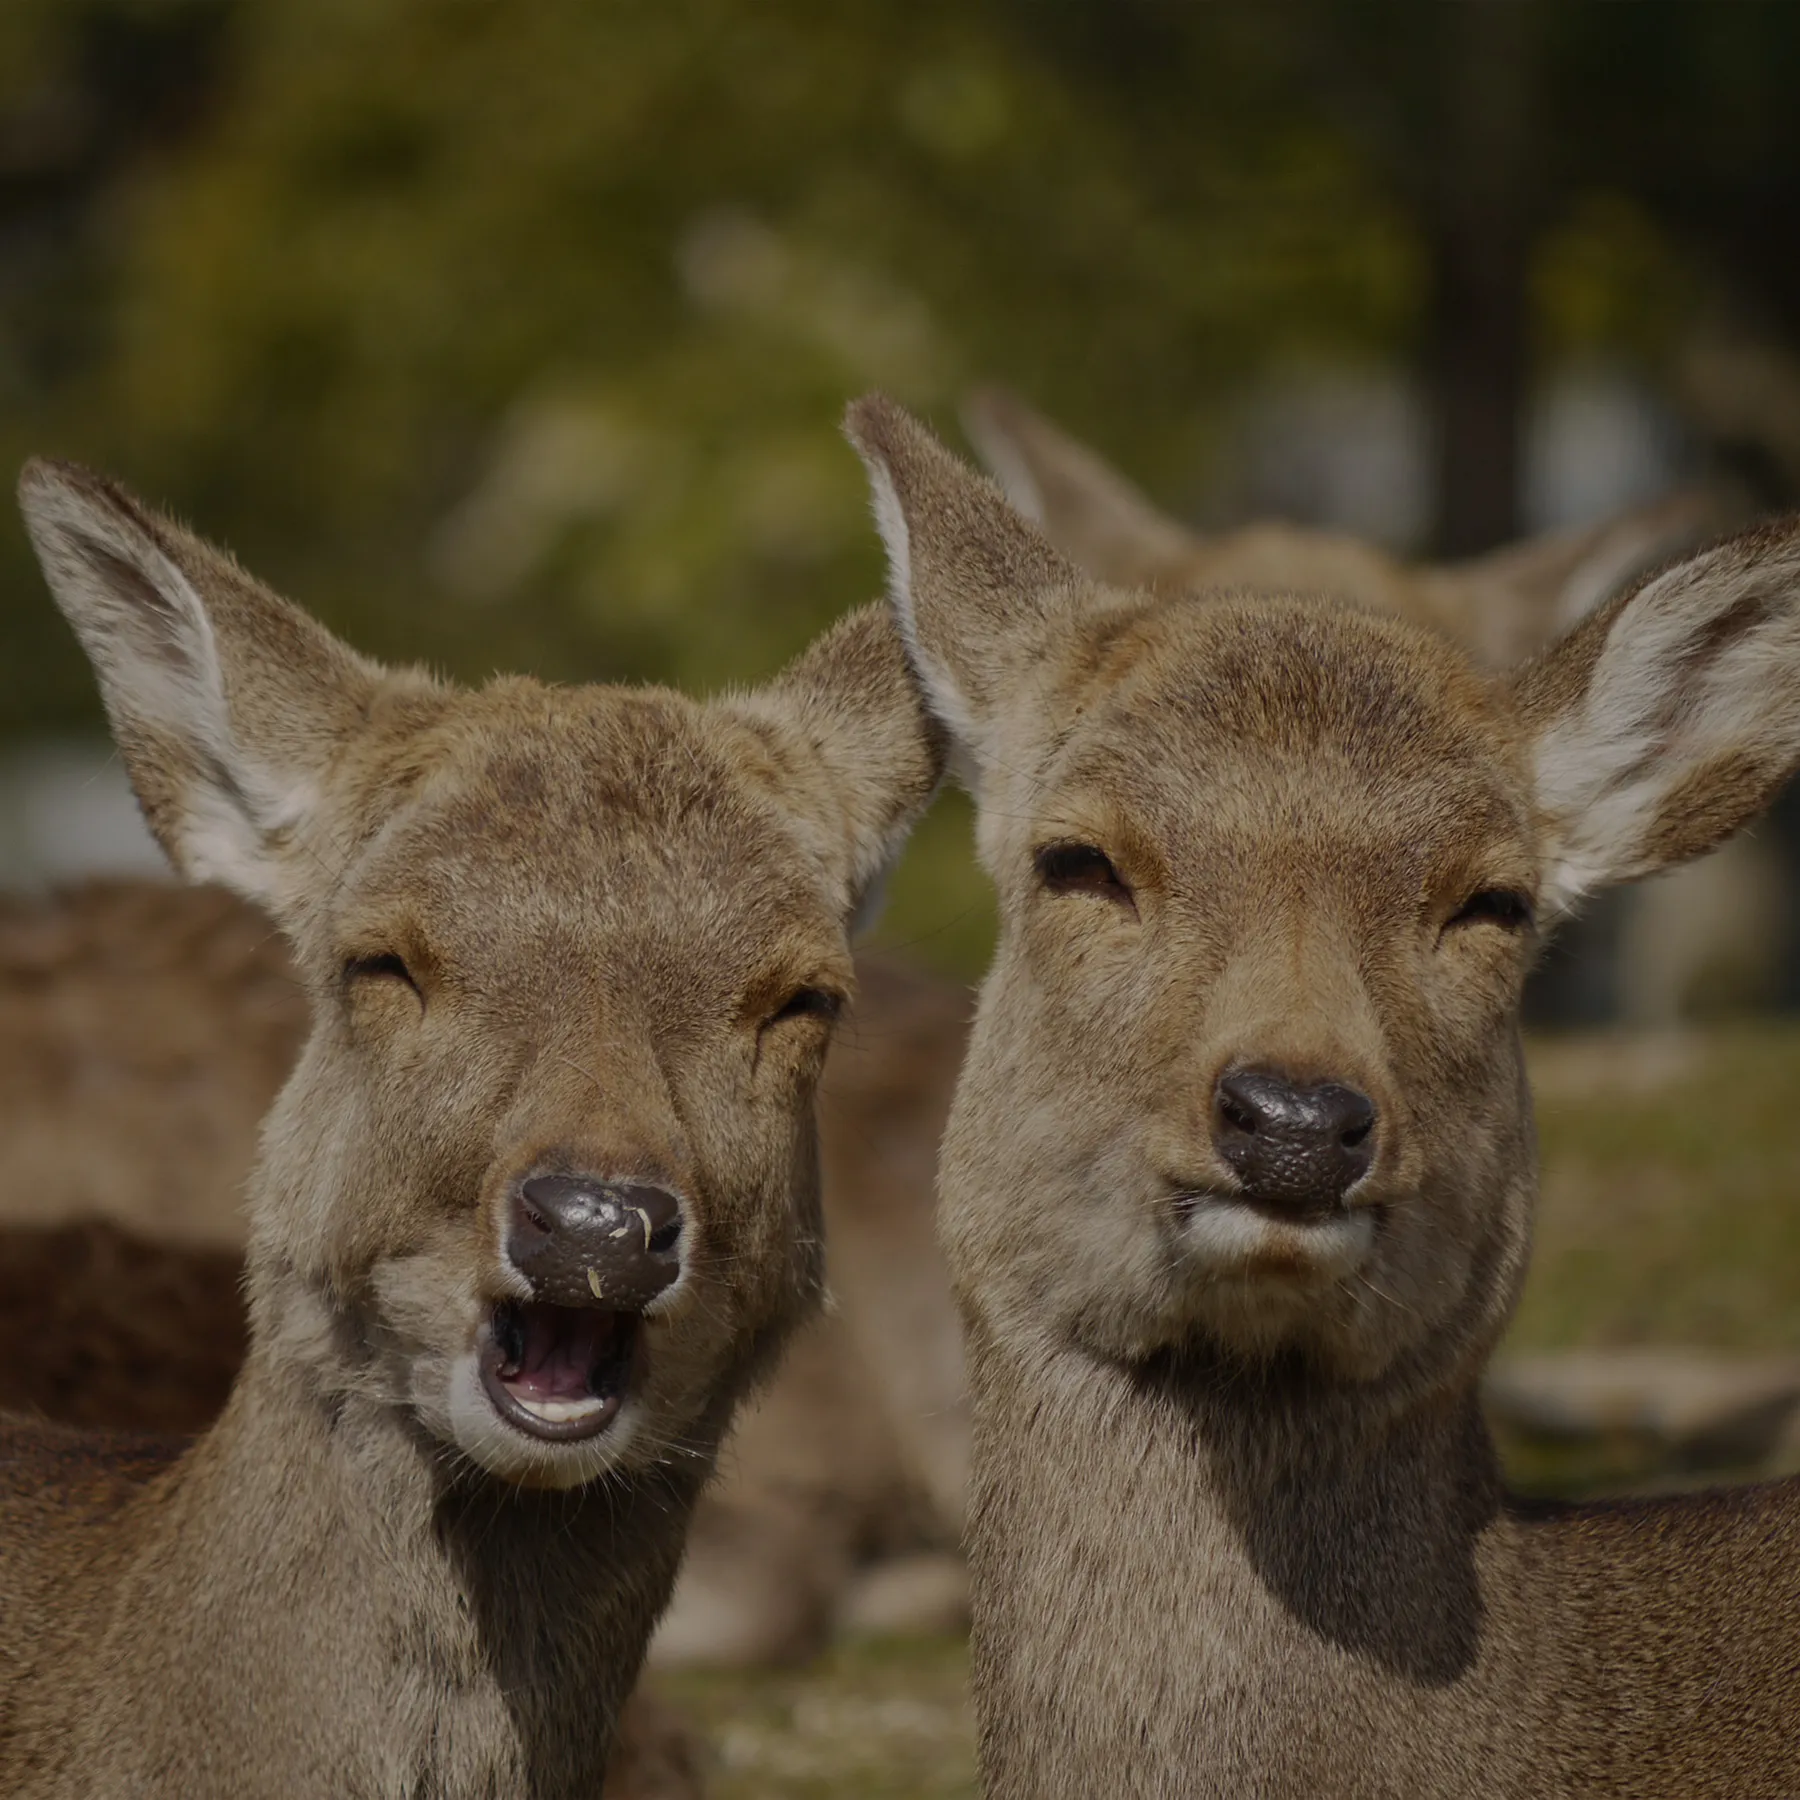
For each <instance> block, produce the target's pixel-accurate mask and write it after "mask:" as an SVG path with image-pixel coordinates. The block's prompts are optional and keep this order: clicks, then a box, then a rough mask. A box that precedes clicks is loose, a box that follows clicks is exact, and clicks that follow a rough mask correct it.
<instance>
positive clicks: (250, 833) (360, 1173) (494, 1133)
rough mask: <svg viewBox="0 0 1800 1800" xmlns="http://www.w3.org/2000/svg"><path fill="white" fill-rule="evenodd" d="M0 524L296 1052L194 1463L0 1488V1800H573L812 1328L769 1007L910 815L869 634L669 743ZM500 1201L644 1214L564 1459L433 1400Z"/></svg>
mask: <svg viewBox="0 0 1800 1800" xmlns="http://www.w3.org/2000/svg"><path fill="white" fill-rule="evenodd" d="M21 497H22V501H23V504H24V507H25V512H26V519H27V525H28V527H29V529H30V531H31V533H32V537H33V541H34V544H35V545H36V547H37V549H38V552H39V556H40V558H41V560H42V561H43V564H44V567H45V570H46V573H47V575H48V576H49V578H50V581H51V586H52V589H53V591H54V592H55V594H56V597H57V599H58V602H59V604H61V605H62V607H63V609H64V611H65V612H66V613H67V614H68V616H69V618H70V621H71V623H72V624H73V625H74V626H75V628H76V631H77V633H78V635H80V637H81V638H82V641H83V643H84V646H85V647H86V648H87V650H88V652H89V654H90V656H91V658H92V659H93V661H94V664H95V667H96V670H97V672H98V674H99V676H100V682H101V689H102V694H103V698H104V699H105V701H106V705H107V711H108V715H109V717H110V719H111V721H112V725H113V730H114V735H115V737H116V739H117V740H118V742H119V744H120V747H121V749H122V750H123V751H124V753H125V757H126V762H127V766H128V769H129V771H130V773H131V776H132V780H133V783H134V785H135V787H136V789H137V792H138V795H139V798H140V800H141V801H142V803H143V806H144V810H145V814H146V816H147V818H148V819H149V820H150V822H151V825H152V827H153V829H154V830H155V831H156V833H157V835H158V837H159V838H160V840H161V841H162V843H163V845H164V847H165V849H166V850H167V851H168V853H169V855H170V857H171V859H172V861H174V863H175V864H176V866H177V867H178V868H179V869H180V870H181V871H182V872H183V873H185V874H187V875H188V876H190V877H197V878H218V879H223V880H225V881H227V882H229V883H230V884H231V885H233V886H234V887H236V888H237V889H238V890H239V891H241V892H243V893H245V894H246V895H247V896H249V897H251V898H253V899H255V900H256V901H258V902H259V903H260V904H262V905H264V906H266V907H268V908H269V909H270V910H271V911H272V912H273V914H274V915H275V917H276V918H277V919H278V921H279V922H280V924H281V926H282V928H283V930H284V931H285V933H286V934H287V936H288V938H289V941H290V943H291V944H292V946H293V948H294V952H295V956H296V962H297V965H298V968H299V971H300V975H301V980H302V984H303V986H304V988H305V990H306V993H307V996H308V1000H309V1003H310V1008H311V1013H312V1029H311V1034H310V1036H309V1038H308V1040H307V1043H306V1045H305V1048H304V1049H303V1050H302V1052H301V1055H300V1059H299V1062H298V1065H297V1068H296V1070H295V1072H294V1074H293V1076H292V1077H291V1078H290V1080H289V1081H288V1083H287V1085H286V1086H285V1087H284V1088H283V1090H282V1092H281V1095H280V1096H279V1098H278V1099H277V1101H276V1103H275V1106H274V1108H273V1110H272V1111H271V1113H270V1115H269V1118H268V1120H267V1121H266V1122H265V1125H264V1128H263V1134H262V1151H261V1155H260V1158H259V1160H258V1164H257V1167H256V1169H255V1171H254V1173H253V1174H252V1176H251V1179H250V1184H249V1221H250V1232H249V1254H248V1280H247V1290H248V1294H249V1310H250V1334H251V1335H250V1350H249V1355H248V1359H247V1361H246V1364H245V1367H244V1370H243V1372H242V1374H241V1375H240V1377H239V1378H238V1381H237V1382H236V1384H235V1386H234V1387H233V1389H232V1392H231V1396H230V1399H229V1400H228V1402H227V1404H226V1407H225V1411H224V1413H223V1415H222V1416H221V1418H220V1420H219V1421H218V1423H217V1424H215V1425H214V1426H213V1427H212V1428H211V1429H210V1430H209V1431H208V1432H207V1433H205V1435H203V1436H202V1437H201V1438H200V1439H199V1440H198V1441H197V1442H196V1443H195V1444H194V1445H193V1447H192V1448H191V1449H189V1450H187V1451H186V1452H185V1453H184V1454H183V1455H181V1457H180V1458H179V1459H178V1460H177V1461H176V1462H175V1463H173V1464H172V1465H171V1466H170V1467H169V1468H168V1469H167V1471H166V1472H164V1473H160V1474H153V1475H150V1476H149V1478H148V1479H146V1480H141V1481H136V1480H134V1481H132V1482H131V1483H130V1485H129V1487H128V1488H127V1487H125V1486H121V1485H119V1484H117V1483H114V1482H113V1481H112V1478H111V1477H108V1478H107V1481H106V1482H105V1483H103V1484H102V1485H100V1486H90V1487H89V1488H88V1489H86V1490H85V1491H86V1493H87V1498H86V1500H85V1501H84V1502H82V1503H80V1504H75V1503H71V1502H72V1501H73V1499H74V1498H75V1496H74V1494H73V1492H71V1494H70V1495H69V1496H67V1497H66V1498H63V1497H59V1503H57V1504H54V1505H46V1504H45V1501H44V1498H43V1490H42V1489H41V1488H40V1487H38V1486H37V1485H36V1484H35V1483H34V1482H32V1481H30V1480H25V1479H21V1478H20V1477H19V1476H18V1475H17V1474H15V1476H14V1477H13V1478H12V1481H11V1488H12V1492H11V1495H10V1497H9V1498H8V1500H7V1502H6V1504H5V1506H4V1516H3V1517H0V1641H4V1643H5V1645H6V1647H7V1648H6V1655H7V1665H6V1668H5V1670H4V1685H3V1687H0V1786H3V1787H4V1788H5V1790H6V1791H7V1792H9V1793H20V1794H31V1795H34V1796H36V1795H43V1796H53V1795H64V1794H67V1795H74V1794H82V1795H89V1794H121V1795H122V1794H127V1793H129V1794H134V1795H135V1794H170V1795H174V1794H180V1795H183V1796H187V1795H198V1794H215V1793H216V1794H227V1793H229V1794H232V1795H253V1794H269V1795H281V1796H284V1797H293V1796H302V1795H307V1794H317V1795H320V1796H324V1795H341V1794H345V1793H376V1792H404V1793H425V1792H429V1793H432V1794H437V1795H444V1796H458V1795H467V1796H470V1797H471V1800H472V1797H473V1796H477V1795H480V1796H490V1797H491V1796H497V1795H501V1794H507V1795H518V1796H525V1795H532V1796H550V1795H561V1794H569V1795H572V1794H576V1793H586V1792H591V1791H592V1789H593V1786H594V1784H595V1780H596V1773H597V1771H598V1770H599V1769H600V1768H602V1767H603V1765H604V1762H605V1758H606V1755H607V1753H608V1750H609V1748H610V1745H611V1741H612V1737H613V1731H614V1724H615V1721H616V1719H617V1716H618V1713H619V1709H620V1706H621V1704H622V1702H623V1700H624V1697H625V1695H626V1693H627V1691H628V1690H629V1688H630V1687H631V1685H632V1683H633V1681H634V1679H635V1677H636V1674H637V1670H638V1666H639V1663H640V1660H641V1658H642V1655H643V1651H644V1647H645V1645H646V1643H647V1641H648V1638H649V1634H650V1630H651V1627H652V1625H653V1623H654V1621H655V1618H656V1615H657V1613H658V1612H659V1611H660V1609H661V1607H662V1605H663V1603H664V1602H665V1600H666V1599H667V1596H668V1593H669V1590H670V1587H671V1586H672V1584H673V1580H674V1575H675V1569H676V1565H677V1563H678V1561H679V1558H680V1554H681V1548H682V1538H683V1534H684V1530H685V1526H686V1522H687V1517H688V1515H689V1513H690V1511H691V1509H692V1507H693V1504H694V1501H695V1498H696V1496H697V1494H698V1491H699V1489H700V1487H701V1485H702V1483H703V1482H704V1479H705V1477H706V1474H707V1473H708V1470H709V1468H710V1466H711V1463H712V1460H713V1458H714V1456H715V1454H716V1452H717V1447H718V1444H719V1441H720V1439H721V1437H722V1435H723V1433H724V1431H725V1429H726V1426H727V1424H728V1422H729V1419H730V1416H731V1412H732V1409H733V1407H734V1406H735V1404H736V1402H737V1401H738V1399H739V1398H740V1397H741V1396H742V1394H743V1393H744V1392H745V1391H746V1390H747V1388H748V1387H749V1385H750V1384H751V1383H752V1382H753V1381H754V1380H755V1379H756V1377H757V1376H758V1375H759V1374H760V1373H761V1372H763V1371H764V1370H766V1369H767V1368H768V1367H769V1366H770V1365H771V1363H772V1360H773V1358H774V1356H775V1355H776V1353H777V1351H778V1350H779V1348H780V1345H781V1343H782V1341H783V1339H784V1338H785V1337H786V1336H787V1335H788V1333H789V1331H790V1330H791V1329H792V1328H793V1327H794V1326H795V1325H796V1324H797V1323H799V1322H800V1321H801V1320H802V1319H803V1318H804V1317H805V1316H806V1314H807V1313H808V1311H809V1310H810V1308H811V1306H812V1305H813V1303H814V1301H815V1299H816V1296H817V1294H818V1291H819V1285H820V1270H821V1257H820V1243H819V1235H820V1234H819V1214H818V1190H817V1150H816V1141H815V1136H814V1130H813V1125H812V1119H811V1101H812V1091H813V1087H814V1084H815V1082H816V1080H817V1077H818V1073H819V1068H820V1065H821V1062H822V1059H823V1054H824V1049H825V1043H826V1039H827V1036H828V1035H829V1022H828V1017H827V1015H826V1013H825V1012H824V1011H822V1010H821V1009H820V1008H819V1007H818V1006H815V1005H807V1006H805V1007H802V1008H800V1009H798V1010H793V1009H790V1008H788V1007H787V1006H786V1004H785V1002H786V1000H787V998H788V997H789V996H790V995H792V994H793V993H794V992H795V991H796V990H797V989H804V990H806V991H808V992H811V991H813V990H823V991H824V992H826V993H830V992H832V991H840V992H841V991H845V990H846V989H847V987H848V984H849V981H850V978H851V968H850V962H849V954H848V948H847V945H846V941H845V934H846V930H847V927H848V924H849V921H850V920H851V918H852V917H853V916H854V915H855V913H856V911H857V909H858V907H859V906H860V904H861V903H862V900H863V898H864V895H865V893H866V891H867V889H868V887H869V885H870V883H871V882H872V881H874V880H875V879H876V878H877V877H878V875H879V872H880V870H881V868H882V867H883V866H884V864H885V862H886V860H887V859H888V858H889V857H890V856H891V855H892V854H893V852H894V850H895V848H896V846H897V843H898V841H899V838H900V836H901V834H902V833H903V832H904V830H905V828H906V826H907V824H908V823H909V822H910V820H911V818H912V817H913V816H914V815H915V814H916V812H917V811H918V809H919V808H920V807H921V806H922V805H923V804H924V802H925V800H926V799H927V797H928V796H929V793H930V791H931V789H932V787H933V785H934V782H935V779H936V771H937V758H936V754H935V743H934V735H933V732H932V730H931V728H930V727H929V725H928V724H927V721H926V719H925V716H924V714H923V711H922V709H921V706H920V703H919V699H918V696H917V693H916V690H915V688H914V686H913V684H912V682H911V679H910V678H909V676H908V675H907V673H906V671H905V668H904V664H903V659H902V658H901V656H900V653H899V649H898V646H897V645H895V644H894V642H893V639H892V634H891V630H890V629H889V627H888V626H887V625H886V624H885V622H884V621H882V620H881V619H880V618H879V617H878V616H877V615H875V614H873V613H864V614H860V615H857V616H856V617H854V618H852V619H850V620H847V621H846V622H845V623H844V624H842V625H841V626H840V627H839V628H838V629H837V630H836V631H835V632H833V633H831V634H828V636H827V637H826V638H825V639H823V640H822V641H821V642H820V644H819V645H817V646H816V647H815V648H814V650H813V651H812V652H810V653H808V655H807V656H805V657H803V658H802V659H801V660H800V661H799V662H798V663H797V664H796V665H795V666H794V667H793V668H792V669H791V670H789V671H788V673H787V674H786V675H785V676H783V677H782V678H780V679H779V680H778V681H777V682H775V683H774V684H772V685H771V686H769V687H767V688H764V689H761V690H758V691H757V692H754V693H751V694H747V695H743V696H739V697H736V698H734V699H731V700H727V701H721V702H716V703H713V704H710V705H700V704H696V703H694V702H692V701H689V700H686V699H684V698H682V697H680V696H678V695H675V694H672V693H666V692H661V691H643V692H633V691H628V690H621V689H607V688H590V689H555V688H549V687H544V686H541V685H539V684H536V683H533V682H528V681H521V680H501V681H496V682H495V683H493V684H492V685H490V686H489V687H487V688H485V689H483V690H481V691H479V692H475V693H467V692H461V691H457V690H454V689H451V688H448V687H446V686H444V685H442V684H440V683H438V682H435V681H433V680H430V679H429V678H427V677H425V676H424V675H422V674H418V673H416V672H389V671H386V670H382V669H379V668H377V667H376V666H374V665H372V664H370V663H367V662H365V661H363V660H362V659H361V658H359V657H356V656H355V655H354V654H353V653H352V652H350V651H348V650H347V649H345V648H344V647H343V646H342V645H339V644H338V643H336V642H335V640H333V639H331V638H330V637H328V636H327V635H326V634H325V633H324V632H323V631H322V630H321V629H320V628H319V627H318V626H317V625H315V624H314V623H313V622H312V621H311V620H310V619H308V618H307V617H306V616H305V615H304V614H303V613H301V612H299V611H298V610H297V609H295V608H292V607H289V606H287V605H286V604H285V603H283V602H281V601H279V600H277V599H276V598H275V597H274V596H273V595H271V594H269V593H268V592H267V591H266V590H264V589H262V588H260V587H258V586H257V585H256V584H255V583H253V582H252V581H251V580H250V579H249V578H248V577H247V576H245V575H244V574H243V573H242V572H241V571H240V570H239V569H237V567H236V566H235V565H234V564H232V563H231V562H230V561H229V560H228V559H226V558H225V557H223V556H221V555H220V554H219V553H218V552H216V551H214V550H212V549H211V548H209V547H208V546H207V545H205V544H204V543H202V542H201V541H200V540H198V539H196V538H194V537H191V536H189V535H188V534H187V533H185V532H183V531H181V530H180V529H179V528H177V527H175V526H173V525H172V524H170V523H169V522H167V521H165V520H162V519H159V518H157V517H156V516H154V515H153V514H150V513H149V512H147V511H146V510H145V509H144V508H142V507H141V506H139V505H138V504H137V503H136V502H135V501H133V500H131V499H130V498H129V497H128V496H125V495H123V494H122V493H120V492H119V491H118V490H117V489H115V488H112V487H110V486H108V485H107V484H105V483H103V482H100V481H98V480H96V479H95V478H94V477H91V476H88V475H86V474H84V473H82V472H80V471H77V470H72V469H66V468H53V467H46V466H43V465H34V467H33V468H31V469H29V470H28V471H27V473H26V476H25V479H24V481H23V483H22V485H21ZM395 957H398V958H401V959H403V960H404V965H405V967H404V969H403V970H402V971H401V972H400V973H399V974H398V975H396V974H395V973H393V972H392V966H393V965H392V959H393V958H395ZM370 958H377V959H387V960H385V961H382V960H378V961H376V962H374V963H372V964H371V963H370V962H369V961H368V959H370ZM544 1170H561V1171H568V1172H581V1171H592V1172H593V1173H594V1174H596V1175H597V1176H626V1177H629V1178H632V1179H636V1180H640V1181H654V1182H657V1183H660V1184H661V1185H662V1186H664V1187H666V1188H669V1189H672V1190H674V1191H675V1192H677V1193H679V1194H680V1195H682V1196H684V1202H683V1205H684V1214H683V1220H684V1222H683V1226H682V1237H681V1240H680V1242H681V1246H682V1248H681V1252H680V1258H681V1273H680V1278H679V1280H678V1281H676V1282H675V1284H674V1285H673V1286H671V1287H669V1288H667V1289H666V1290H665V1291H663V1292H662V1293H661V1294H660V1295H659V1296H658V1298H657V1300H656V1301H655V1302H654V1303H653V1305H652V1306H651V1308H650V1310H649V1311H648V1312H647V1313H646V1314H645V1315H644V1317H643V1319H642V1321H641V1323H640V1324H639V1325H638V1327H637V1331H638V1334H639V1339H640V1343H641V1355H640V1356H639V1358H638V1360H637V1362H636V1363H635V1365H634V1372H633V1374H632V1376H631V1378H630V1380H629V1384H628V1387H627V1389H626V1395H627V1397H626V1399H625V1402H624V1407H623V1410H622V1411H621V1412H620V1413H619V1414H618V1416H617V1417H616V1418H615V1419H614V1420H613V1421H612V1423H611V1424H610V1425H609V1426H608V1427H607V1429H606V1430H604V1431H603V1432H602V1433H601V1434H600V1435H599V1436H597V1437H588V1438H586V1439H583V1440H581V1441H579V1442H573V1443H550V1442H547V1441H545V1440H543V1439H542V1438H534V1437H528V1436H526V1435H525V1434H523V1433H522V1432H520V1431H518V1430H516V1429H515V1428H513V1427H512V1426H510V1425H508V1424H506V1423H505V1421H504V1419H503V1418H502V1415H501V1414H500V1413H499V1412H497V1411H496V1410H495V1409H494V1407H493V1406H492V1405H491V1404H490V1403H489V1402H488V1401H487V1400H486V1398H485V1395H484V1392H483V1389H482V1386H481V1381H480V1378H479V1376H478V1375H477V1373H476V1361H477V1356H478V1352H479V1347H480V1345H481V1344H482V1343H484V1342H485V1341H486V1338H485V1334H486V1333H487V1332H488V1330H489V1323H488V1321H489V1319H490V1317H491V1314H492V1310H493V1308H494V1307H495V1305H496V1304H498V1303H499V1302H500V1301H502V1300H504V1299H507V1298H509V1297H519V1296H520V1295H521V1290H522V1286H523V1278H522V1277H521V1276H520V1275H519V1274H518V1272H517V1270H516V1269H514V1268H513V1267H512V1265H511V1264H510V1263H509V1262H508V1261H507V1259H506V1257H505V1255H504V1253H503V1244H504V1239H505V1231H506V1226H505V1223H504V1221H505V1218H506V1217H507V1209H508V1208H509V1207H510V1205H511V1198H510V1197H511V1195H512V1193H513V1191H514V1188H515V1185H516V1183H517V1182H518V1181H519V1180H521V1179H523V1178H524V1177H525V1176H527V1175H529V1174H531V1173H532V1172H534V1171H544ZM43 1430H44V1428H35V1431H34V1433H33V1435H36V1436H40V1437H41V1436H42V1434H43ZM22 1466H23V1465H15V1467H22ZM83 1479H85V1477H84V1478H83ZM70 1481H71V1482H74V1477H70ZM115 1500H116V1501H117V1504H116V1505H115V1504H113V1502H114V1501H115Z"/></svg>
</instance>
